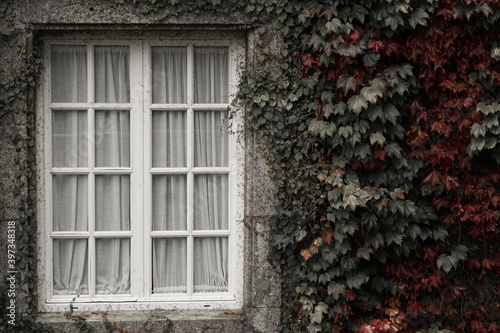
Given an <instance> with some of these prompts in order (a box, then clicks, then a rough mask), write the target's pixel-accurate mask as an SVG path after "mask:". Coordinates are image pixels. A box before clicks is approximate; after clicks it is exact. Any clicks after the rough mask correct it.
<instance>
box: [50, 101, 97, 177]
mask: <svg viewBox="0 0 500 333" xmlns="http://www.w3.org/2000/svg"><path fill="white" fill-rule="evenodd" d="M87 153H88V151H87V111H52V166H53V167H56V168H58V167H67V168H76V167H86V166H87Z"/></svg>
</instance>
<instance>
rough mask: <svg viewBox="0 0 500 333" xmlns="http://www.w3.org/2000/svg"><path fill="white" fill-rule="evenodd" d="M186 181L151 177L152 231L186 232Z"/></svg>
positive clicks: (169, 177)
mask: <svg viewBox="0 0 500 333" xmlns="http://www.w3.org/2000/svg"><path fill="white" fill-rule="evenodd" d="M186 179H187V177H186V175H168V176H167V175H162V176H153V195H152V197H153V230H186V207H187V204H186V200H187V194H186Z"/></svg>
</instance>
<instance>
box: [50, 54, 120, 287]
mask: <svg viewBox="0 0 500 333" xmlns="http://www.w3.org/2000/svg"><path fill="white" fill-rule="evenodd" d="M94 55H95V96H96V102H99V103H127V102H128V101H129V95H130V86H129V84H130V83H129V82H130V80H129V66H130V65H129V61H130V60H129V48H128V47H124V46H96V47H95V52H94ZM86 62H87V60H86V47H84V46H66V45H57V46H53V47H52V71H51V73H52V99H53V102H71V103H76V102H87V97H86V96H87V83H86V82H87V75H86V68H87V67H86ZM52 114H53V116H52V152H53V158H52V164H53V167H70V168H77V167H87V166H88V160H89V159H88V158H87V155H88V147H87V142H88V126H87V125H88V124H87V111H53V113H52ZM94 118H95V124H94V126H95V137H94V138H93V140H94V142H95V166H96V167H97V168H99V167H129V166H130V115H129V112H128V111H124V110H97V111H95V117H94ZM88 181H89V180H88V176H87V175H54V176H53V230H54V231H88V203H87V199H88ZM94 190H95V193H94V194H95V230H96V231H122V230H130V177H129V176H128V175H120V174H112V175H99V174H97V175H95V189H94ZM53 245H54V261H53V262H54V291H55V293H56V294H77V293H88V246H89V244H88V240H87V239H64V240H63V239H55V240H54V243H53ZM95 250H96V258H95V264H96V273H95V274H96V293H97V294H109V293H129V292H130V239H128V238H97V239H96V240H95Z"/></svg>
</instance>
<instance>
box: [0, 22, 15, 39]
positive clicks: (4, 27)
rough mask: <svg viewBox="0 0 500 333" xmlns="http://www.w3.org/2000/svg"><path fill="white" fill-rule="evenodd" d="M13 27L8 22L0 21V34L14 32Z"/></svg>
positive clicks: (7, 34)
mask: <svg viewBox="0 0 500 333" xmlns="http://www.w3.org/2000/svg"><path fill="white" fill-rule="evenodd" d="M14 30H15V29H14V27H13V26H12V25H11V24H9V22H1V23H0V35H5V36H9V35H11V34H12V33H13V32H14Z"/></svg>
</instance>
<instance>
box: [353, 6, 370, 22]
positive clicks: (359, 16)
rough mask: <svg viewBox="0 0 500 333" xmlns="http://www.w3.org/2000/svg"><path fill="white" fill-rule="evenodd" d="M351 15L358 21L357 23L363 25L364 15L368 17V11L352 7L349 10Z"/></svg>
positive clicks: (360, 7)
mask: <svg viewBox="0 0 500 333" xmlns="http://www.w3.org/2000/svg"><path fill="white" fill-rule="evenodd" d="M351 15H352V16H354V17H355V18H357V19H358V21H359V22H361V23H362V24H364V22H365V15H368V10H367V9H366V8H365V7H363V6H360V5H354V6H353V7H352V10H351Z"/></svg>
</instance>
